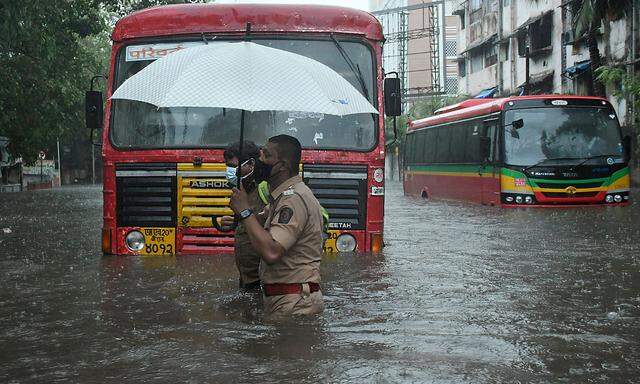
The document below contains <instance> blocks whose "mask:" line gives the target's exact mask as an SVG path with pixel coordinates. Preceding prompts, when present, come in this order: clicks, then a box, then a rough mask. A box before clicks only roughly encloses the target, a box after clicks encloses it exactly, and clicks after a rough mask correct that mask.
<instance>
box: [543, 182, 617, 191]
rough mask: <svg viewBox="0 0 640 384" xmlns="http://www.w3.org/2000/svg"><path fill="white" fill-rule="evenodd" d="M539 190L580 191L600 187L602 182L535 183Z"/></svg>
mask: <svg viewBox="0 0 640 384" xmlns="http://www.w3.org/2000/svg"><path fill="white" fill-rule="evenodd" d="M534 181H535V180H534ZM535 183H536V184H537V185H538V187H540V188H549V189H565V188H568V187H575V188H578V190H580V189H585V188H598V187H601V186H602V184H603V183H604V181H601V180H599V181H594V182H588V183H570V182H562V183H544V182H537V181H536V182H535Z"/></svg>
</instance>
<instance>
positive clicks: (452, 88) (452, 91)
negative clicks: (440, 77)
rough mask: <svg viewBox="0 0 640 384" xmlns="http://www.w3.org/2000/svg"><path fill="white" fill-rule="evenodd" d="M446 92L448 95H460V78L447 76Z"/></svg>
mask: <svg viewBox="0 0 640 384" xmlns="http://www.w3.org/2000/svg"><path fill="white" fill-rule="evenodd" d="M444 92H445V93H446V94H448V95H457V94H458V77H453V76H447V78H446V79H445V82H444Z"/></svg>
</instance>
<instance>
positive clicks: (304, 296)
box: [227, 135, 324, 317]
mask: <svg viewBox="0 0 640 384" xmlns="http://www.w3.org/2000/svg"><path fill="white" fill-rule="evenodd" d="M300 156H301V147H300V142H299V141H298V140H297V139H296V138H294V137H291V136H287V135H279V136H274V137H272V138H271V139H269V141H268V143H267V144H266V145H265V146H264V147H263V148H262V151H261V153H260V160H261V162H262V163H263V164H262V167H260V168H261V169H262V170H263V172H264V175H263V176H264V177H265V178H266V179H267V181H268V182H269V186H270V190H271V202H270V203H269V205H268V206H267V207H266V208H265V210H264V211H263V212H262V213H260V214H255V213H254V212H252V211H251V209H250V204H249V201H248V197H247V194H246V193H245V192H244V191H241V190H238V189H234V192H233V196H232V197H231V208H232V209H233V210H234V212H235V213H236V214H238V215H239V216H240V218H241V220H243V224H244V225H245V228H246V229H247V233H248V234H249V238H250V239H251V244H252V245H253V248H254V249H256V250H257V252H258V254H260V256H261V258H262V260H261V262H260V278H261V280H262V286H263V295H264V307H265V315H267V316H269V317H272V316H282V315H285V316H286V315H311V314H315V313H319V312H322V311H323V310H324V301H323V299H322V292H321V291H320V260H321V258H322V215H321V212H320V204H319V203H318V200H317V199H316V198H315V196H314V195H313V193H312V192H311V190H310V189H309V188H308V187H307V186H306V185H305V184H304V182H303V181H302V178H301V177H300V175H299V174H298V170H299V168H300ZM227 220H228V219H227Z"/></svg>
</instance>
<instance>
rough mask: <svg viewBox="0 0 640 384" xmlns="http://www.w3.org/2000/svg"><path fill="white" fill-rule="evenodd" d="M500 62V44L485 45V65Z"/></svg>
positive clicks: (488, 65)
mask: <svg viewBox="0 0 640 384" xmlns="http://www.w3.org/2000/svg"><path fill="white" fill-rule="evenodd" d="M497 62H498V45H497V44H487V45H485V47H484V67H485V68H487V67H490V66H492V65H494V64H495V63H497Z"/></svg>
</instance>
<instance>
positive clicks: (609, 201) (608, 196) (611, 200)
mask: <svg viewBox="0 0 640 384" xmlns="http://www.w3.org/2000/svg"><path fill="white" fill-rule="evenodd" d="M604 201H606V202H607V203H613V195H607V197H605V198H604Z"/></svg>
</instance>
